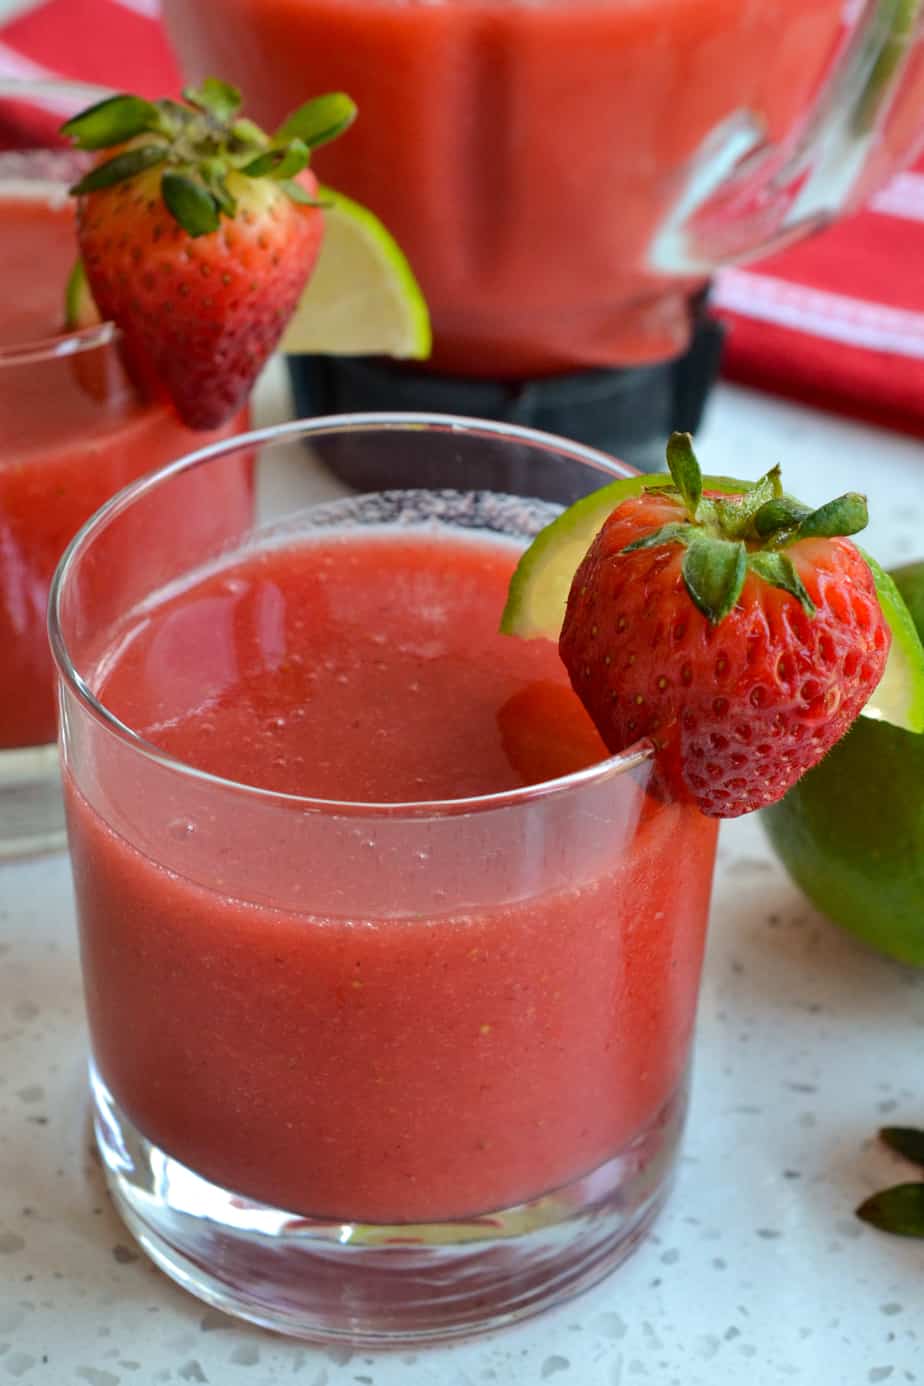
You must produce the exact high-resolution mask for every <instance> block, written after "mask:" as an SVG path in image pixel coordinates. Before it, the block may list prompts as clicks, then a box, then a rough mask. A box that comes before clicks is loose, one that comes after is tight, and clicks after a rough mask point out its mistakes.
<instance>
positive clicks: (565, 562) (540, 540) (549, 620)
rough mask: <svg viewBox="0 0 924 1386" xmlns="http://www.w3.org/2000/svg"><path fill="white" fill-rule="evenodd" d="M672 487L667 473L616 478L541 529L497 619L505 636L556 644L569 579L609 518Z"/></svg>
mask: <svg viewBox="0 0 924 1386" xmlns="http://www.w3.org/2000/svg"><path fill="white" fill-rule="evenodd" d="M673 484H674V483H673V480H672V479H671V477H670V476H669V475H668V473H667V472H664V473H663V474H662V473H656V474H654V475H649V476H625V477H620V479H619V480H618V481H611V482H610V484H609V486H604V487H602V488H601V490H599V491H592V492H591V493H590V495H589V496H582V497H581V499H580V500H579V501H575V502H574V505H571V506H569V507H568V509H567V510H563V511H562V513H561V514H560V515H559V516H558V517H557V518H556V519H554V520H553V521H552V523H551V524H550V525H546V527H545V529H543V530H540V532H539V533H538V534H537V535H536V537H535V539H534V540H533V542H532V543H531V544H530V546H529V548H528V549H527V550H526V552H525V553H524V554H523V556H522V557H521V559H520V561H519V563H518V564H517V566H516V569H515V571H514V574H513V577H512V578H511V579H510V588H509V591H508V593H507V604H506V606H505V607H504V614H503V616H502V617H501V626H500V628H501V630H502V631H503V633H504V634H505V635H518V636H519V637H520V638H521V640H557V639H558V635H559V632H560V630H561V627H562V622H563V621H564V619H565V607H566V605H567V603H568V592H569V591H570V589H571V579H572V578H573V577H574V575H575V573H576V572H577V570H578V567H579V565H580V562H581V559H582V558H583V557H584V555H585V553H586V552H587V550H588V549H589V548H590V546H591V544H592V543H593V541H594V538H595V536H596V533H597V530H598V529H599V528H600V526H601V525H602V524H603V521H604V520H605V519H606V517H607V515H609V514H610V513H611V512H612V511H613V510H615V509H616V507H617V505H621V504H622V502H623V501H624V500H628V499H629V497H630V496H638V495H640V494H641V492H642V491H653V490H655V489H658V488H661V487H664V486H673ZM703 487H704V489H705V490H707V491H721V492H723V493H725V494H734V493H736V492H740V491H742V490H745V491H747V490H749V489H750V483H749V482H743V481H731V480H730V479H729V478H728V477H725V476H704V477H703Z"/></svg>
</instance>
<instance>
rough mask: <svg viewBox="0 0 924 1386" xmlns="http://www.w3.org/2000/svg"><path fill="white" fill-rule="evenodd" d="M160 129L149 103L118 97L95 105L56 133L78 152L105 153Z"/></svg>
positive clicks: (158, 116) (125, 96)
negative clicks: (116, 145) (149, 131)
mask: <svg viewBox="0 0 924 1386" xmlns="http://www.w3.org/2000/svg"><path fill="white" fill-rule="evenodd" d="M160 129H161V118H160V112H159V111H158V109H157V107H156V106H155V105H153V103H152V102H150V101H143V100H142V99H141V97H140V96H130V95H128V94H127V93H121V94H120V95H118V96H107V97H106V99H105V101H98V102H97V103H96V105H95V106H89V107H88V108H87V109H86V110H85V111H81V113H80V114H79V115H75V116H73V117H72V118H71V119H70V120H66V121H65V122H64V124H63V125H62V126H61V130H60V133H61V134H62V135H65V136H66V137H67V138H68V139H70V140H72V141H73V143H74V144H75V145H76V146H77V148H78V149H108V148H109V146H110V145H113V144H122V142H123V141H124V140H130V139H133V138H134V136H135V135H141V134H144V132H145V131H146V130H151V131H159V130H160Z"/></svg>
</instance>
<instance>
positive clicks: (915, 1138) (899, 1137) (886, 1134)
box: [879, 1126, 924, 1168]
mask: <svg viewBox="0 0 924 1386" xmlns="http://www.w3.org/2000/svg"><path fill="white" fill-rule="evenodd" d="M879 1139H880V1140H881V1141H882V1142H883V1144H884V1145H887V1146H888V1147H889V1149H890V1150H894V1151H895V1153H896V1155H901V1156H903V1157H904V1159H906V1160H911V1161H912V1162H913V1163H914V1164H916V1165H920V1166H921V1167H922V1168H924V1131H918V1130H916V1129H915V1127H913V1126H883V1128H882V1130H881V1131H880V1132H879Z"/></svg>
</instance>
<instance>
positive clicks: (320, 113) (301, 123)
mask: <svg viewBox="0 0 924 1386" xmlns="http://www.w3.org/2000/svg"><path fill="white" fill-rule="evenodd" d="M355 119H356V102H355V101H353V100H352V99H351V98H350V97H349V96H347V95H346V93H345V92H342V91H333V92H327V93H326V94H325V95H324V96H316V97H314V99H313V100H312V101H306V102H305V104H304V106H299V108H298V110H297V111H293V112H292V114H291V115H290V116H287V117H286V119H285V120H284V121H283V122H282V124H281V125H280V127H279V129H278V130H277V131H276V134H275V139H276V140H277V141H279V142H282V141H284V140H293V139H299V140H303V141H304V142H305V144H306V145H307V146H308V148H309V149H317V148H319V146H320V145H322V144H328V143H329V142H330V141H331V140H335V139H336V138H337V136H338V135H342V134H343V132H344V130H348V129H349V127H350V126H351V125H352V124H353V121H354V120H355Z"/></svg>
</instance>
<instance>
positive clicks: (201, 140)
mask: <svg viewBox="0 0 924 1386" xmlns="http://www.w3.org/2000/svg"><path fill="white" fill-rule="evenodd" d="M240 107H241V94H240V92H239V91H238V89H237V88H236V87H233V86H231V85H230V83H228V82H222V81H220V80H219V79H218V78H216V77H207V78H206V79H205V80H204V81H203V82H202V83H201V84H200V85H199V86H198V87H186V88H185V89H184V91H183V100H182V101H175V100H171V99H166V100H162V101H145V100H143V99H142V98H141V97H138V96H132V95H130V94H127V93H120V94H119V95H116V96H110V97H107V98H106V100H104V101H100V102H97V103H96V104H95V105H93V106H90V107H89V108H88V109H87V110H85V111H82V112H81V113H80V114H79V115H76V116H74V117H73V118H72V119H71V120H68V121H66V122H65V124H64V125H62V127H61V133H62V134H63V135H65V136H67V137H68V138H69V139H71V141H72V142H73V143H74V144H75V145H76V146H77V147H78V148H79V149H84V150H104V149H110V148H114V147H116V146H126V147H122V148H120V149H119V152H118V153H116V154H114V155H113V157H112V158H111V159H107V160H105V161H103V162H102V163H98V164H96V165H95V167H93V168H92V169H90V171H89V172H88V173H87V174H85V175H84V177H83V178H81V179H80V181H79V182H78V183H75V184H74V186H73V187H72V188H71V192H72V193H73V194H74V195H75V196H78V197H79V196H83V195H85V194H87V193H92V192H97V191H100V190H101V189H104V188H110V187H114V186H115V185H116V184H117V183H122V182H124V181H126V180H127V179H129V178H134V177H135V176H136V175H137V174H139V173H143V172H145V171H146V170H148V169H152V168H156V167H158V166H163V173H162V175H161V180H160V192H161V197H162V198H163V201H164V204H165V206H166V208H167V210H168V211H169V213H170V214H171V216H172V217H173V218H174V220H175V221H177V222H178V223H179V225H180V226H182V227H183V229H184V231H186V232H187V234H188V235H189V236H191V237H196V236H205V235H208V234H209V233H210V232H212V231H216V230H217V229H218V227H219V225H220V222H221V218H222V216H226V217H233V216H234V214H235V211H236V207H237V203H236V200H235V197H234V195H233V193H232V191H231V188H230V187H229V184H228V176H229V174H231V173H232V172H233V173H238V174H243V175H244V176H245V177H247V178H254V179H257V178H271V179H273V180H274V181H275V182H276V183H278V185H279V187H280V188H281V189H282V191H283V192H284V193H285V194H286V195H287V196H288V197H289V198H291V199H292V201H293V202H299V203H304V204H307V205H311V206H319V205H321V204H320V203H318V202H317V201H316V200H315V199H314V198H312V197H311V196H310V194H309V193H308V192H306V191H305V189H304V188H303V187H302V186H301V185H300V184H299V183H298V182H297V181H295V180H296V178H297V175H298V174H299V173H301V171H302V170H303V169H304V168H306V167H307V166H308V163H309V160H310V158H311V153H312V150H314V149H317V148H318V147H319V146H320V145H322V144H327V143H329V142H330V141H331V140H334V139H336V138H337V136H338V135H341V134H342V133H343V132H344V131H345V130H346V129H348V128H349V126H350V125H351V124H352V123H353V120H354V119H355V116H356V105H355V103H354V102H353V101H352V100H351V99H350V97H348V96H347V95H345V94H344V93H343V92H328V93H326V94H325V95H323V96H318V97H315V98H313V99H312V100H311V101H307V102H305V104H304V105H302V106H300V107H299V108H298V109H297V110H296V111H293V112H292V114H291V115H289V116H287V117H286V119H285V120H284V121H283V122H282V124H281V125H280V126H279V128H278V129H277V130H276V131H275V133H274V134H272V135H267V134H266V133H265V132H264V131H263V130H261V129H260V127H259V126H258V125H256V124H254V122H253V121H252V120H248V119H246V118H245V117H242V116H240V115H239V114H238V113H239V111H240Z"/></svg>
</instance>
